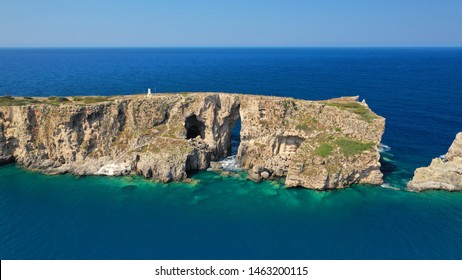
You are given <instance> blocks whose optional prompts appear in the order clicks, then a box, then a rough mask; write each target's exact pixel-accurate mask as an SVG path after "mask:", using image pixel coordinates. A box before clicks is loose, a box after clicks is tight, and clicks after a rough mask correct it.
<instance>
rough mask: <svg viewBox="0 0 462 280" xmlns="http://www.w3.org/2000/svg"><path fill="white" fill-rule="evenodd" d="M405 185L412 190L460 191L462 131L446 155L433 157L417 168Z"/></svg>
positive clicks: (461, 182)
mask: <svg viewBox="0 0 462 280" xmlns="http://www.w3.org/2000/svg"><path fill="white" fill-rule="evenodd" d="M407 187H408V189H410V190H413V191H424V190H447V191H462V132H459V133H458V134H457V136H456V139H455V140H454V142H453V143H452V145H451V147H450V148H449V151H448V152H447V154H446V155H444V156H443V157H439V158H435V159H433V160H432V162H431V164H430V165H429V166H428V167H422V168H417V169H416V170H415V172H414V177H413V178H412V180H411V181H410V182H409V183H408V185H407Z"/></svg>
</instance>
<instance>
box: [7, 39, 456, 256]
mask: <svg viewBox="0 0 462 280" xmlns="http://www.w3.org/2000/svg"><path fill="white" fill-rule="evenodd" d="M148 87H150V88H151V89H154V88H155V89H156V90H157V92H178V91H181V92H184V91H189V92H192V91H220V92H237V93H253V94H263V95H276V96H290V97H295V98H301V99H314V100H317V99H327V98H332V97H338V96H346V95H360V98H361V99H363V98H364V99H366V101H367V103H368V104H369V106H370V107H371V108H372V109H373V110H374V111H375V112H377V113H378V114H380V115H382V116H384V117H385V118H386V120H387V123H386V131H385V134H384V137H383V141H382V142H383V144H385V145H388V146H389V147H391V149H390V150H389V151H387V152H384V153H382V163H383V172H384V173H385V181H386V183H387V185H386V186H388V187H392V188H386V187H373V186H353V187H351V188H348V189H344V190H336V191H327V192H317V191H311V190H306V189H285V188H284V187H283V185H282V184H281V182H263V183H260V184H256V183H253V182H250V181H247V180H245V174H244V173H240V172H238V173H232V174H231V175H230V176H228V177H223V176H221V175H220V174H216V173H213V172H199V173H197V174H195V175H194V179H196V181H197V182H196V183H195V184H184V183H171V184H159V183H153V182H150V181H146V180H144V179H142V178H139V177H124V178H108V177H74V176H71V175H60V176H48V175H42V174H39V173H34V172H30V171H27V170H24V169H22V168H21V167H19V166H16V165H12V164H10V165H6V166H3V167H0V258H1V259H462V193H449V192H443V191H429V192H424V193H412V192H407V191H404V187H405V185H406V183H407V182H408V181H409V180H410V178H411V177H412V173H413V171H414V169H415V168H417V167H420V166H426V165H428V164H429V163H430V161H431V159H432V158H434V157H437V156H439V155H441V154H444V153H446V151H447V149H448V147H449V145H450V144H451V142H452V141H453V139H454V137H455V135H456V133H457V132H459V131H462V48H264V49H260V48H234V49H228V48H190V49H188V48H177V49H175V48H170V49H168V48H166V49H162V48H161V49H0V95H15V96H49V95H64V96H69V95H114V94H135V93H142V92H145V91H146V90H147V88H148ZM395 188H397V189H395Z"/></svg>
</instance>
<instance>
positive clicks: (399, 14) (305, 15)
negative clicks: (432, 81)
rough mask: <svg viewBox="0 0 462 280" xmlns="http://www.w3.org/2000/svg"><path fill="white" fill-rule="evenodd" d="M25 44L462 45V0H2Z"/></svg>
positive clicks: (1, 30)
mask: <svg viewBox="0 0 462 280" xmlns="http://www.w3.org/2000/svg"><path fill="white" fill-rule="evenodd" d="M18 46H19V47H105V46H108V47H124V46H125V47H168V46H175V47H184V46H216V47H235V46H244V47H246V46H276V47H277V46H295V47H304V46H462V1H461V0H318V1H311V0H305V1H303V0H229V1H225V0H190V1H179V0H151V1H149V0H130V1H128V0H127V1H120V0H112V1H110V0H71V1H68V0H0V47H18Z"/></svg>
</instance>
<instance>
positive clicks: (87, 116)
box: [0, 93, 385, 189]
mask: <svg viewBox="0 0 462 280" xmlns="http://www.w3.org/2000/svg"><path fill="white" fill-rule="evenodd" d="M239 118H241V123H242V128H241V144H240V146H239V150H238V155H237V160H238V163H239V164H240V165H241V166H242V167H243V168H244V169H246V170H248V171H249V178H250V179H253V180H256V181H259V180H261V179H271V178H276V177H286V185H287V186H288V187H295V186H303V187H307V188H313V189H328V188H340V187H344V186H347V185H350V184H354V183H368V184H381V183H382V174H381V173H380V170H379V167H380V164H379V153H378V149H377V148H378V144H379V142H380V140H381V136H382V134H383V131H384V124H385V121H384V119H383V118H382V117H379V116H377V115H376V114H374V113H373V112H372V111H371V110H370V109H369V108H368V106H367V104H365V103H364V102H363V103H359V102H357V98H354V97H345V98H339V99H332V100H327V101H306V100H296V99H292V98H282V97H270V96H256V95H240V94H225V93H181V94H157V95H153V96H150V97H147V96H141V95H131V96H112V97H68V98H56V97H49V98H11V97H2V98H1V100H0V163H6V162H11V161H16V162H17V163H18V164H20V165H22V166H24V167H26V168H29V169H34V170H39V171H41V172H45V173H52V174H54V173H67V172H70V173H73V174H76V175H98V174H105V175H125V174H134V173H136V174H139V175H142V176H144V177H146V178H152V179H154V180H159V181H163V182H169V181H177V180H185V179H186V178H187V175H188V173H189V171H194V170H205V169H207V168H208V167H209V166H210V163H211V162H213V161H216V160H219V159H222V158H224V157H226V156H227V155H229V153H230V150H231V140H230V137H231V130H232V129H233V127H234V126H235V124H236V122H237V120H238V119H239Z"/></svg>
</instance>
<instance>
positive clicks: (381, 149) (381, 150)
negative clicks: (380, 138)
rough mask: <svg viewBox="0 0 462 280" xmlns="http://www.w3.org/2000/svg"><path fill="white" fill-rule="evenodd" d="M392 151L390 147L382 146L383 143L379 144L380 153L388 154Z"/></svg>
mask: <svg viewBox="0 0 462 280" xmlns="http://www.w3.org/2000/svg"><path fill="white" fill-rule="evenodd" d="M390 150H391V147H390V146H388V145H385V144H382V143H380V144H379V152H381V153H386V152H389V151H390Z"/></svg>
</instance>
